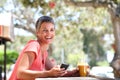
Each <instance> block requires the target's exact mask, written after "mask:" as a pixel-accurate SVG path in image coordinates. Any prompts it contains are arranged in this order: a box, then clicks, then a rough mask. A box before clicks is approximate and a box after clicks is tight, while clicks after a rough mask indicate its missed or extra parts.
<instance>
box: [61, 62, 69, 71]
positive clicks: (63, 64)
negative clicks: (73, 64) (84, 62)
mask: <svg viewBox="0 0 120 80" xmlns="http://www.w3.org/2000/svg"><path fill="white" fill-rule="evenodd" d="M68 67H69V64H65V63H62V64H61V66H60V68H65V70H66V69H67V68H68Z"/></svg>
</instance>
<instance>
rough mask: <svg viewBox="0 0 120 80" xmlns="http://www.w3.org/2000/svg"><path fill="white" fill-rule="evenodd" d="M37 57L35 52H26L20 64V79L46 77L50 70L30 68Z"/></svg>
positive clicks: (18, 73) (18, 71) (18, 74)
mask: <svg viewBox="0 0 120 80" xmlns="http://www.w3.org/2000/svg"><path fill="white" fill-rule="evenodd" d="M34 59H35V54H34V53H33V52H26V53H25V54H23V57H22V59H21V61H20V63H19V65H18V69H17V77H18V78H20V79H29V80H32V79H34V78H37V77H46V76H47V75H46V74H48V72H47V71H46V72H42V71H32V70H28V69H29V67H30V66H31V64H32V62H33V61H34Z"/></svg>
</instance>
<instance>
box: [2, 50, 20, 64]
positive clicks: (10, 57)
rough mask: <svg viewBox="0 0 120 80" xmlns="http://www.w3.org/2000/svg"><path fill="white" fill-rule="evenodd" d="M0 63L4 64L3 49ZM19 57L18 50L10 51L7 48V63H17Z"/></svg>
mask: <svg viewBox="0 0 120 80" xmlns="http://www.w3.org/2000/svg"><path fill="white" fill-rule="evenodd" d="M0 56H1V58H0V64H2V65H3V64H4V52H3V51H0ZM17 57H18V52H16V51H10V50H7V52H6V61H7V62H6V63H7V64H13V63H15V61H16V59H17Z"/></svg>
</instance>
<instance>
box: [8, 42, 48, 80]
mask: <svg viewBox="0 0 120 80" xmlns="http://www.w3.org/2000/svg"><path fill="white" fill-rule="evenodd" d="M26 51H32V52H34V53H35V56H36V57H35V60H34V61H33V63H32V65H31V67H30V68H29V70H35V71H42V70H44V69H45V60H46V58H47V56H48V53H47V51H46V53H44V54H43V56H42V55H41V49H40V44H39V43H38V42H37V40H30V41H29V42H28V43H27V45H26V46H25V48H24V49H23V50H22V52H21V53H20V55H19V57H18V59H17V61H16V63H15V67H14V70H13V72H12V74H11V76H10V79H9V80H19V79H17V77H16V71H17V68H18V64H19V62H20V60H21V58H22V56H23V54H24V53H25V52H26Z"/></svg>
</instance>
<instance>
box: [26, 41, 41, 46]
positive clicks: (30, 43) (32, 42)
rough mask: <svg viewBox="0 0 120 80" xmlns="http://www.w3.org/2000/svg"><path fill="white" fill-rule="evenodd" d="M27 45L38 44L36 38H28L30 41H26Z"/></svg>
mask: <svg viewBox="0 0 120 80" xmlns="http://www.w3.org/2000/svg"><path fill="white" fill-rule="evenodd" d="M27 45H33V46H34V45H36V46H40V45H39V43H38V41H37V40H30V41H28V43H27Z"/></svg>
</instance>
